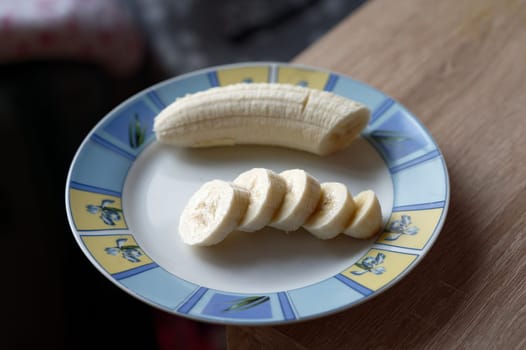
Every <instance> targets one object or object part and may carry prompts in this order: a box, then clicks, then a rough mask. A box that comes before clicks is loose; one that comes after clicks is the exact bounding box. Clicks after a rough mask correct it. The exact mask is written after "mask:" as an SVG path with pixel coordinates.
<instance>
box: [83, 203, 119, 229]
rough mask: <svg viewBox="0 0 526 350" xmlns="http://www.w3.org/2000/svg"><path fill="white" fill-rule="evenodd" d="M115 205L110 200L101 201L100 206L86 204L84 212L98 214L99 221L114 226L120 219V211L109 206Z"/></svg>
mask: <svg viewBox="0 0 526 350" xmlns="http://www.w3.org/2000/svg"><path fill="white" fill-rule="evenodd" d="M113 203H115V201H114V200H111V199H103V200H102V201H101V202H100V205H93V204H88V205H86V210H87V211H88V212H89V213H91V214H99V213H100V216H99V217H100V219H101V220H102V221H103V222H104V223H105V224H106V225H108V226H115V221H119V220H121V218H122V215H121V213H122V209H119V208H115V207H112V206H110V204H113Z"/></svg>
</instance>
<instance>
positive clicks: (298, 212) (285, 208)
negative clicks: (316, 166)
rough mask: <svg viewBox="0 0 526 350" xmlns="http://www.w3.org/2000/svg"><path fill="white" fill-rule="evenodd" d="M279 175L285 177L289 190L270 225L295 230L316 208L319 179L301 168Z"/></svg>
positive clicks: (318, 197) (319, 187)
mask: <svg viewBox="0 0 526 350" xmlns="http://www.w3.org/2000/svg"><path fill="white" fill-rule="evenodd" d="M279 175H280V176H282V177H283V178H284V179H285V182H286V191H287V192H286V194H285V197H284V198H283V202H282V203H281V206H280V208H279V209H278V211H277V212H276V213H275V214H274V217H273V218H272V221H270V223H269V224H268V225H269V226H270V227H274V228H277V229H279V230H283V231H295V230H297V229H299V228H300V227H301V225H303V223H304V222H305V221H306V220H307V218H308V217H309V216H310V215H311V214H312V213H313V212H314V210H315V209H316V206H317V205H318V202H319V200H320V195H321V186H320V183H319V182H318V180H317V179H315V178H314V177H313V176H312V175H310V174H308V173H307V172H306V171H304V170H301V169H291V170H285V171H283V172H281V173H280V174H279Z"/></svg>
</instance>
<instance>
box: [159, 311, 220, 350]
mask: <svg viewBox="0 0 526 350" xmlns="http://www.w3.org/2000/svg"><path fill="white" fill-rule="evenodd" d="M154 317H155V332H156V333H157V340H158V342H159V350H174V349H179V350H186V349H189V350H194V349H195V350H224V349H226V340H225V333H224V327H222V326H218V325H213V324H208V323H202V322H197V321H192V320H189V319H185V318H182V317H179V316H175V315H170V314H168V313H165V312H163V311H157V310H156V311H155V313H154Z"/></svg>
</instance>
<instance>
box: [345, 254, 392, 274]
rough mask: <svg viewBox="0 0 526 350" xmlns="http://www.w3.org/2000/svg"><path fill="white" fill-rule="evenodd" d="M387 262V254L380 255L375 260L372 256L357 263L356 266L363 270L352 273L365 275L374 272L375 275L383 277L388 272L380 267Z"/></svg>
mask: <svg viewBox="0 0 526 350" xmlns="http://www.w3.org/2000/svg"><path fill="white" fill-rule="evenodd" d="M384 260H385V254H382V253H378V254H377V255H376V257H375V258H373V257H372V256H366V257H365V258H364V259H363V260H362V261H361V262H357V263H356V264H355V265H356V266H358V267H359V268H360V269H361V270H359V271H352V272H351V273H352V274H353V275H357V276H360V275H363V274H365V273H367V272H372V273H374V274H375V275H381V274H383V273H384V272H385V271H386V270H385V267H383V266H378V265H380V264H382V263H383V262H384Z"/></svg>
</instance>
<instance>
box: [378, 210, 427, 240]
mask: <svg viewBox="0 0 526 350" xmlns="http://www.w3.org/2000/svg"><path fill="white" fill-rule="evenodd" d="M419 230H420V229H419V228H418V227H416V226H411V216H409V215H402V217H401V218H400V220H395V221H393V222H392V223H391V224H390V225H389V228H388V235H387V236H386V237H385V240H386V241H396V240H397V239H398V238H400V237H401V236H402V235H409V236H414V235H416V234H417V233H418V231H419Z"/></svg>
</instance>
